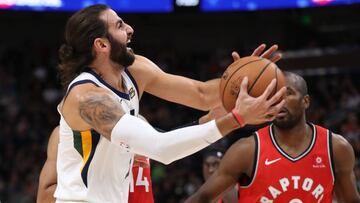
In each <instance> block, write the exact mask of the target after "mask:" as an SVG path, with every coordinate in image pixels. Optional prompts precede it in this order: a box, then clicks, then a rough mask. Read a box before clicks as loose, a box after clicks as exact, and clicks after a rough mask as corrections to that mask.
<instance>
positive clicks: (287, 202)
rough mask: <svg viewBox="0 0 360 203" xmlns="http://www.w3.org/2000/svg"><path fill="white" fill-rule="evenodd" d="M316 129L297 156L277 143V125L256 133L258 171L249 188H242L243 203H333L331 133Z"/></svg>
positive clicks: (240, 199) (254, 174) (255, 172)
mask: <svg viewBox="0 0 360 203" xmlns="http://www.w3.org/2000/svg"><path fill="white" fill-rule="evenodd" d="M309 125H311V126H312V130H313V134H312V140H311V143H310V145H309V146H308V148H307V149H306V150H305V151H304V152H303V153H301V154H300V155H299V156H297V157H295V158H294V157H291V156H289V155H288V154H287V153H286V152H285V151H283V150H282V149H281V148H280V147H279V145H278V144H277V142H276V140H275V138H274V134H273V132H274V130H273V125H270V126H267V127H265V128H262V129H260V130H259V131H257V132H256V135H255V138H256V143H257V144H256V149H257V155H256V157H255V164H254V166H255V168H254V169H253V170H254V172H253V178H252V180H251V182H250V184H249V185H247V186H241V188H240V198H239V202H242V203H243V202H245V203H247V202H256V203H258V202H260V203H271V202H273V203H278V202H281V203H310V202H311V203H320V202H322V203H331V201H332V193H333V185H334V174H333V169H332V166H333V162H332V142H331V137H332V136H331V132H330V131H329V130H327V129H324V128H322V127H320V126H315V125H312V124H309Z"/></svg>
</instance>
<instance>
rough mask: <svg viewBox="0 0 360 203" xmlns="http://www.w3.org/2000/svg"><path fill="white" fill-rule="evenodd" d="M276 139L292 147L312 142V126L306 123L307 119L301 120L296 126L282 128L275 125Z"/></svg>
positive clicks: (280, 143)
mask: <svg viewBox="0 0 360 203" xmlns="http://www.w3.org/2000/svg"><path fill="white" fill-rule="evenodd" d="M274 132H275V139H276V141H277V142H278V143H279V145H280V146H288V147H291V148H298V147H301V146H303V145H304V142H305V144H306V143H308V142H310V141H309V140H310V139H311V135H312V129H311V127H310V126H309V125H308V124H307V123H306V120H305V119H304V120H303V121H301V122H299V123H298V124H296V125H295V126H294V127H292V128H289V129H280V128H277V127H276V126H275V128H274Z"/></svg>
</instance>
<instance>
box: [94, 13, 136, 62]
mask: <svg viewBox="0 0 360 203" xmlns="http://www.w3.org/2000/svg"><path fill="white" fill-rule="evenodd" d="M100 18H101V19H102V20H103V21H104V22H105V23H107V25H108V29H109V34H110V36H109V39H108V40H109V42H110V46H111V50H110V59H111V60H112V61H114V62H116V63H118V64H120V65H122V66H124V67H127V66H129V65H131V64H132V63H133V62H134V60H135V55H134V52H133V50H132V49H131V48H130V47H128V46H127V45H128V43H130V41H131V37H132V35H133V33H134V30H133V29H132V27H131V26H130V25H128V24H126V23H125V22H124V21H123V20H122V19H121V18H120V17H119V16H118V15H117V14H116V13H115V11H113V10H111V9H108V10H106V11H104V12H103V13H102V15H101V16H100Z"/></svg>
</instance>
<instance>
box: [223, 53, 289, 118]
mask: <svg viewBox="0 0 360 203" xmlns="http://www.w3.org/2000/svg"><path fill="white" fill-rule="evenodd" d="M245 76H247V77H248V79H249V82H248V93H249V95H251V96H253V97H258V96H260V95H261V94H262V93H263V92H264V91H265V89H266V87H267V86H268V85H269V84H270V83H271V80H272V79H274V78H275V79H277V84H276V87H275V90H274V92H273V93H272V94H271V95H270V97H271V96H272V95H274V94H275V93H276V92H277V91H279V90H280V89H281V88H282V87H283V86H285V78H284V75H283V73H282V72H281V70H280V69H279V68H278V67H277V65H276V64H275V63H273V62H271V61H269V60H268V59H265V58H260V57H255V56H248V57H244V58H241V59H239V60H237V61H235V62H234V63H232V64H230V66H229V67H228V68H227V69H226V70H225V72H224V74H223V75H222V77H221V80H220V97H221V101H222V104H223V105H224V107H225V109H226V110H227V111H228V112H230V111H231V110H232V109H233V108H234V107H235V103H236V99H237V96H238V94H239V91H240V84H241V81H242V79H243V78H244V77H245Z"/></svg>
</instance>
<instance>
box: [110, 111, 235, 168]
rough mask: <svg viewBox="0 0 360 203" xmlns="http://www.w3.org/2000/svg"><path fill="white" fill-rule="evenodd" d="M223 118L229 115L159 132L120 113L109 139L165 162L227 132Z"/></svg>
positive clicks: (191, 152)
mask: <svg viewBox="0 0 360 203" xmlns="http://www.w3.org/2000/svg"><path fill="white" fill-rule="evenodd" d="M226 119H229V118H224V119H220V120H219V121H217V122H216V123H215V122H214V121H212V122H208V123H206V124H202V125H196V126H191V127H186V128H181V129H177V130H173V131H169V132H166V133H160V132H158V131H156V130H155V129H154V128H153V127H152V126H150V125H149V124H148V123H146V122H144V121H142V120H141V119H139V118H136V117H134V116H130V115H124V116H123V117H122V118H121V119H120V120H119V122H118V123H117V124H116V125H115V127H114V129H113V130H112V133H111V142H113V143H115V144H120V143H124V144H126V145H128V146H129V150H130V151H132V152H134V153H136V154H142V155H144V156H148V157H149V158H151V159H154V160H157V161H160V162H162V163H165V164H169V163H171V162H173V161H175V160H178V159H181V158H183V157H186V156H189V155H191V154H193V153H195V152H197V151H200V150H201V149H203V148H205V147H207V146H208V145H210V144H212V143H213V142H216V141H217V140H219V139H220V138H221V137H222V135H225V133H228V132H229V131H231V129H230V128H231V127H229V125H228V124H226V123H224V122H227V121H226ZM217 125H220V126H217Z"/></svg>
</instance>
